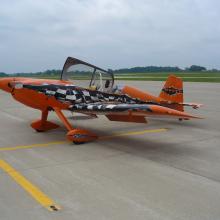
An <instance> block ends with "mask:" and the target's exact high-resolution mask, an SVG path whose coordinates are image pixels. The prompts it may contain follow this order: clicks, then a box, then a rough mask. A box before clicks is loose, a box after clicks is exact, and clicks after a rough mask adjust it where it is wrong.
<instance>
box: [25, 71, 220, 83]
mask: <svg viewBox="0 0 220 220" xmlns="http://www.w3.org/2000/svg"><path fill="white" fill-rule="evenodd" d="M170 74H173V75H176V76H178V77H181V78H182V79H183V81H185V82H216V83H217V82H220V72H176V73H167V72H159V73H123V74H122V73H121V74H117V73H115V74H114V76H115V80H141V81H165V80H166V78H167V77H168V76H169V75H170ZM23 77H33V78H41V79H60V76H58V75H46V74H44V75H35V74H33V75H30V74H29V75H25V74H24V75H23ZM73 79H75V80H88V79H89V78H88V76H75V77H73Z"/></svg>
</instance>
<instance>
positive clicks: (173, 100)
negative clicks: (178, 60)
mask: <svg viewBox="0 0 220 220" xmlns="http://www.w3.org/2000/svg"><path fill="white" fill-rule="evenodd" d="M159 97H160V98H161V99H164V100H166V101H168V104H171V105H172V108H173V109H176V110H179V111H184V109H183V105H182V103H183V81H182V79H181V78H178V77H176V76H174V75H170V76H169V77H168V78H167V81H166V82H165V84H164V87H163V89H162V90H161V92H160V95H159Z"/></svg>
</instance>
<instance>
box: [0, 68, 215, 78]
mask: <svg viewBox="0 0 220 220" xmlns="http://www.w3.org/2000/svg"><path fill="white" fill-rule="evenodd" d="M109 71H111V72H113V73H121V74H123V73H154V72H155V73H156V72H203V71H212V72H217V71H219V70H217V69H212V70H207V69H206V68H205V67H203V66H198V65H192V66H190V67H186V68H185V69H181V68H179V67H177V66H176V67H172V66H164V67H163V66H146V67H132V68H123V69H116V70H112V69H109ZM60 74H61V70H55V69H52V70H46V71H43V72H35V73H33V72H30V73H12V74H6V73H4V72H0V77H6V76H8V75H9V76H12V75H13V76H24V75H25V76H44V75H46V76H59V75H60Z"/></svg>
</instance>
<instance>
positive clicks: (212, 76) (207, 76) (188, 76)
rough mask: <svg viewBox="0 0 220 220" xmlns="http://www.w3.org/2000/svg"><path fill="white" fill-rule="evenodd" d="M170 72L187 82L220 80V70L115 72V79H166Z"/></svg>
mask: <svg viewBox="0 0 220 220" xmlns="http://www.w3.org/2000/svg"><path fill="white" fill-rule="evenodd" d="M170 74H173V75H176V76H178V77H181V78H182V79H183V81H185V82H220V72H198V73H197V72H177V73H163V72H161V73H124V74H115V79H116V80H143V81H164V80H166V78H167V77H168V76H169V75H170Z"/></svg>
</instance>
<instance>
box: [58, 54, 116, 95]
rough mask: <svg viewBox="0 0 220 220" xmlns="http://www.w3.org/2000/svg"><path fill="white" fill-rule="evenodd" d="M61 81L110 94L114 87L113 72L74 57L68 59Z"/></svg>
mask: <svg viewBox="0 0 220 220" xmlns="http://www.w3.org/2000/svg"><path fill="white" fill-rule="evenodd" d="M61 80H68V81H71V82H72V83H74V84H76V83H77V84H79V86H80V84H82V85H83V86H86V87H89V88H90V89H94V90H99V91H103V92H110V91H111V90H112V88H113V85H114V75H113V73H112V72H109V71H106V70H103V69H101V68H99V67H97V66H94V65H92V64H89V63H86V62H84V61H82V60H79V59H76V58H73V57H68V58H67V59H66V62H65V64H64V66H63V70H62V73H61Z"/></svg>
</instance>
